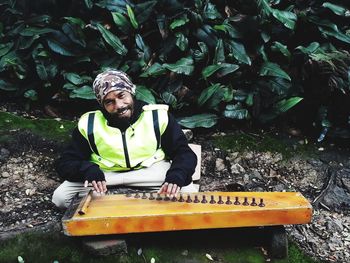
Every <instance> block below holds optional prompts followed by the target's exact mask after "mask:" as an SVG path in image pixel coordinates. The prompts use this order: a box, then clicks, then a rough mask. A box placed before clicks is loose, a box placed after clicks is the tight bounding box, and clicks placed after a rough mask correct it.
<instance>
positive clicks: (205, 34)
mask: <svg viewBox="0 0 350 263" xmlns="http://www.w3.org/2000/svg"><path fill="white" fill-rule="evenodd" d="M204 29H205V28H204V27H202V28H198V29H197V30H196V31H195V32H194V35H195V37H196V38H197V39H198V40H199V41H200V42H204V43H205V44H206V45H207V46H208V47H210V48H214V47H215V46H216V43H217V41H218V39H217V37H216V36H215V34H214V33H213V32H211V31H210V30H209V29H208V28H206V30H204Z"/></svg>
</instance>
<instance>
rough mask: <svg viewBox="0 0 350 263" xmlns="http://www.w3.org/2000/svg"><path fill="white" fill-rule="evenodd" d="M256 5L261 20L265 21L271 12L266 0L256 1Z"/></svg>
mask: <svg viewBox="0 0 350 263" xmlns="http://www.w3.org/2000/svg"><path fill="white" fill-rule="evenodd" d="M256 2H257V5H258V8H259V11H260V15H261V16H262V18H264V19H266V18H268V17H269V16H270V14H271V12H272V10H273V9H272V8H271V6H270V5H269V3H268V1H267V0H257V1H256Z"/></svg>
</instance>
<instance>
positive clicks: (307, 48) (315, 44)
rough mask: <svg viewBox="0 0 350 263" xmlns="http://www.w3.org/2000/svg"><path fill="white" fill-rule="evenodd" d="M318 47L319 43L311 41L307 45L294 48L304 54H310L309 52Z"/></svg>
mask: <svg viewBox="0 0 350 263" xmlns="http://www.w3.org/2000/svg"><path fill="white" fill-rule="evenodd" d="M319 47H320V44H319V43H318V42H312V43H310V45H308V46H307V47H303V46H298V47H296V48H295V49H299V50H300V51H301V52H303V53H304V54H308V55H310V54H312V53H314V52H315V51H316V50H317V49H318V48H319Z"/></svg>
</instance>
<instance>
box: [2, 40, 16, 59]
mask: <svg viewBox="0 0 350 263" xmlns="http://www.w3.org/2000/svg"><path fill="white" fill-rule="evenodd" d="M12 47H13V42H9V43H6V44H0V57H2V56H3V55H6V54H7V53H8V52H9V51H10V50H11V48H12Z"/></svg>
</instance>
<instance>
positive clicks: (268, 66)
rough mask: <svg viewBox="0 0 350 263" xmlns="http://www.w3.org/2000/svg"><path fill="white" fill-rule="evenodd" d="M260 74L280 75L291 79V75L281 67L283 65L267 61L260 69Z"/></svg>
mask: <svg viewBox="0 0 350 263" xmlns="http://www.w3.org/2000/svg"><path fill="white" fill-rule="evenodd" d="M260 76H272V77H279V78H283V79H287V80H289V81H290V80H291V78H290V77H289V75H288V74H287V73H286V72H285V71H284V70H283V69H281V67H280V66H279V65H278V64H276V63H272V62H265V63H264V64H263V65H262V66H261V69H260Z"/></svg>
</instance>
